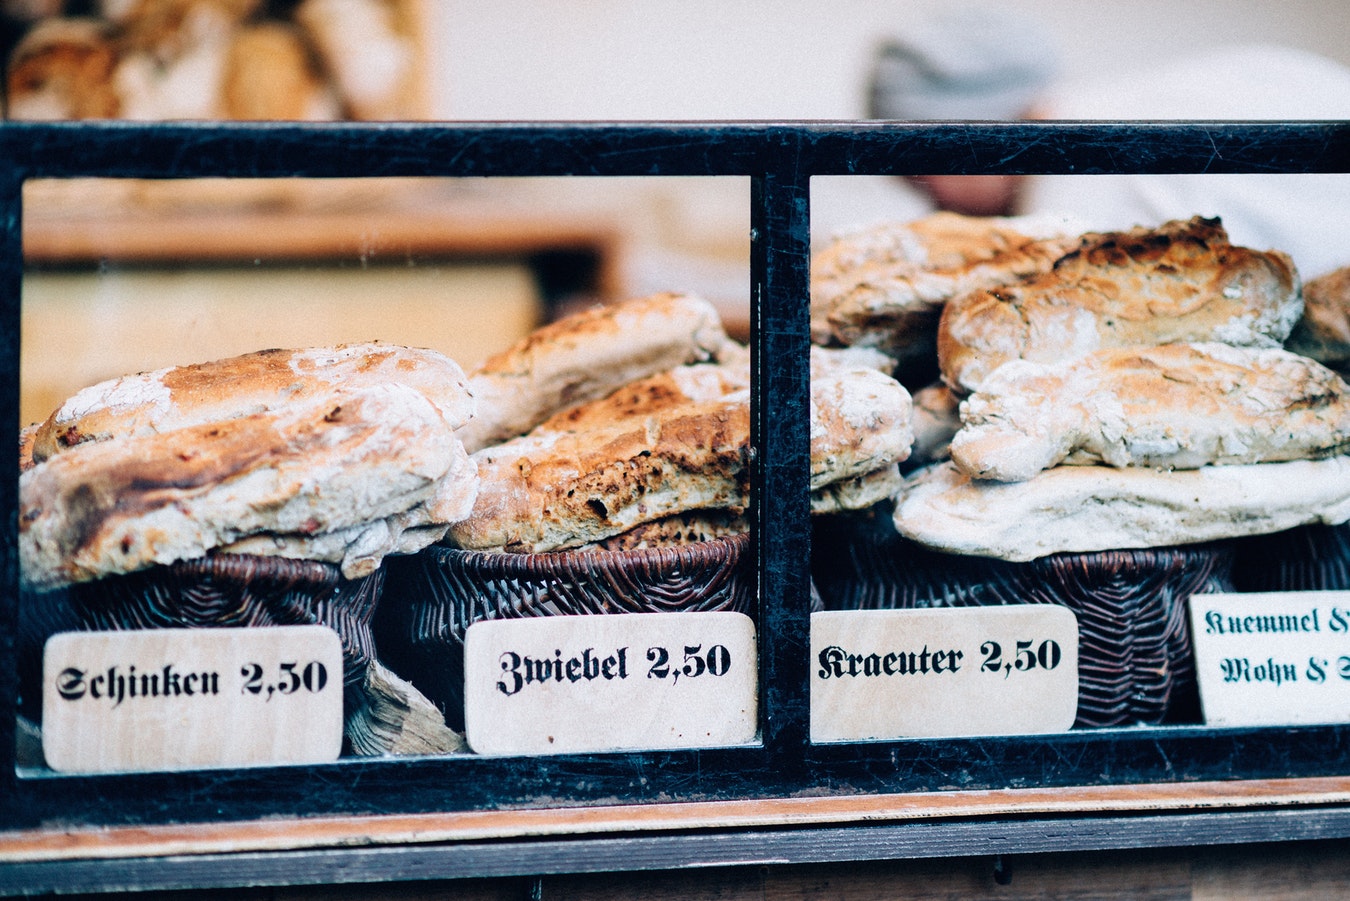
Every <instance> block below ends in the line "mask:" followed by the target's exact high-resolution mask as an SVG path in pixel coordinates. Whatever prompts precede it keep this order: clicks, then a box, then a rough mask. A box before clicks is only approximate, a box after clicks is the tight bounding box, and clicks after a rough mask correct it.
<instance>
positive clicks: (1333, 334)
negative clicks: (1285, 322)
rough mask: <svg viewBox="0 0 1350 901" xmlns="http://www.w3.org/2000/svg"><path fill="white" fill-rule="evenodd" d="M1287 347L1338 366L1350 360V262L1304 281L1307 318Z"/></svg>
mask: <svg viewBox="0 0 1350 901" xmlns="http://www.w3.org/2000/svg"><path fill="white" fill-rule="evenodd" d="M1285 347H1287V348H1288V349H1289V350H1292V351H1293V352H1294V353H1299V354H1303V355H1304V356H1307V357H1312V358H1313V359H1314V360H1318V361H1319V362H1322V363H1325V364H1326V365H1328V366H1332V367H1335V368H1337V369H1340V368H1342V367H1344V366H1345V365H1346V364H1347V363H1350V266H1346V267H1345V268H1343V269H1337V270H1335V271H1333V272H1328V273H1327V274H1326V275H1322V276H1319V277H1317V278H1314V279H1309V280H1308V281H1307V282H1305V283H1304V285H1303V318H1302V319H1300V320H1299V321H1298V324H1297V325H1295V326H1294V330H1293V332H1291V333H1290V335H1289V341H1288V342H1287V343H1286V344H1285Z"/></svg>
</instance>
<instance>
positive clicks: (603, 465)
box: [448, 390, 750, 553]
mask: <svg viewBox="0 0 1350 901" xmlns="http://www.w3.org/2000/svg"><path fill="white" fill-rule="evenodd" d="M642 395H643V392H642V391H641V390H638V391H637V392H635V396H637V397H641V396H642ZM610 409H611V410H613V411H614V412H615V414H616V415H615V416H614V419H613V422H612V423H611V424H610V425H608V426H602V425H600V421H601V419H602V416H601V414H599V413H594V414H590V413H588V414H587V415H586V416H585V417H584V418H585V419H586V421H587V422H588V423H589V427H588V428H586V429H584V430H581V431H576V430H566V429H558V428H554V427H544V426H540V427H539V428H536V429H535V430H534V431H532V432H530V433H529V434H528V435H524V436H521V437H519V438H515V439H512V440H510V441H505V442H502V443H501V444H496V445H493V446H492V447H488V448H485V449H483V450H481V451H479V452H477V453H476V454H474V460H475V462H476V463H477V466H478V473H479V477H480V479H481V488H480V491H479V494H478V499H477V501H476V502H475V504H474V508H473V512H472V513H471V514H470V515H469V516H468V517H467V518H466V519H464V520H462V521H460V522H458V523H456V524H455V525H454V526H453V527H452V528H451V530H450V533H449V536H448V539H449V540H450V541H451V542H453V543H454V544H455V545H456V546H458V547H461V548H467V549H473V550H504V551H508V552H518V553H539V552H544V551H553V550H561V549H564V548H574V547H579V546H581V545H586V544H593V543H595V542H598V541H601V540H603V539H606V538H609V537H611V536H613V535H618V534H620V533H621V532H626V531H628V530H629V529H631V528H633V527H635V526H637V525H640V524H642V523H644V522H650V521H653V520H656V519H660V518H662V517H665V516H668V515H670V514H672V513H679V512H683V511H687V510H699V509H731V510H741V509H744V507H745V504H746V502H747V498H748V496H749V490H750V485H749V471H748V465H747V464H748V457H749V444H750V398H749V392H739V393H738V394H733V395H731V396H729V397H727V398H719V399H716V400H711V401H701V402H699V401H688V402H684V403H674V402H669V401H668V400H667V401H663V402H662V403H661V404H660V407H659V409H657V410H655V411H654V412H652V413H651V414H649V415H648V414H643V413H640V412H639V411H638V409H637V408H636V407H634V406H626V405H625V404H623V403H622V402H620V403H616V404H615V405H613V406H612V407H611V408H610Z"/></svg>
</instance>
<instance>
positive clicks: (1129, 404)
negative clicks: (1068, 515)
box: [951, 343, 1350, 482]
mask: <svg viewBox="0 0 1350 901" xmlns="http://www.w3.org/2000/svg"><path fill="white" fill-rule="evenodd" d="M962 419H963V423H964V424H963V425H962V427H961V429H960V431H958V432H957V434H956V436H955V438H954V439H953V440H952V444H951V456H952V460H953V461H954V462H955V463H956V465H957V466H958V467H959V468H960V469H961V470H962V471H963V472H965V473H967V474H968V475H970V476H972V477H974V478H979V479H997V480H1000V481H1007V482H1014V481H1023V480H1025V479H1029V478H1032V477H1033V476H1034V475H1035V474H1036V473H1038V472H1040V471H1041V470H1043V469H1048V468H1049V467H1051V466H1055V465H1057V464H1060V463H1069V464H1093V463H1106V464H1109V465H1111V466H1152V467H1158V468H1168V469H1196V468H1198V467H1200V466H1204V465H1206V464H1210V463H1218V464H1234V463H1260V462H1271V461H1281V460H1298V459H1307V458H1317V457H1325V456H1329V455H1332V454H1336V453H1341V452H1342V451H1344V450H1345V449H1346V448H1347V447H1348V446H1350V386H1347V385H1346V383H1345V382H1344V381H1342V379H1341V377H1340V376H1338V375H1337V374H1336V373H1334V372H1332V371H1331V370H1330V369H1327V368H1326V367H1325V366H1322V365H1321V364H1320V363H1317V362H1316V361H1314V360H1310V359H1308V358H1307V357H1301V356H1298V355H1296V354H1292V353H1289V352H1288V351H1285V350H1282V349H1279V348H1264V349H1258V348H1249V347H1230V346H1228V345H1225V344H1214V343H1204V344H1170V345H1163V346H1160V347H1132V348H1110V349H1106V350H1099V351H1094V352H1093V353H1090V354H1088V355H1086V356H1083V357H1079V358H1078V359H1075V360H1069V361H1065V362H1062V363H1055V364H1049V365H1041V364H1037V363H1030V362H1027V361H1021V360H1019V361H1015V362H1012V363H1008V364H1006V365H1005V366H1003V367H1001V368H1000V369H998V370H997V371H996V372H995V373H994V374H993V375H991V376H989V378H987V379H985V380H984V382H983V384H982V386H981V388H980V390H979V391H977V392H975V393H974V394H972V395H971V396H970V397H969V398H967V399H966V401H965V402H964V404H963V405H962Z"/></svg>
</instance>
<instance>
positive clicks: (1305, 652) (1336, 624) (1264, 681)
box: [1190, 591, 1350, 726]
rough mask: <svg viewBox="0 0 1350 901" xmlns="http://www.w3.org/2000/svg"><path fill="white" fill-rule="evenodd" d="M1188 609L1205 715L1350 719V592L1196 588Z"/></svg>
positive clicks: (1237, 721) (1286, 721) (1278, 722)
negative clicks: (1249, 591) (1234, 591)
mask: <svg viewBox="0 0 1350 901" xmlns="http://www.w3.org/2000/svg"><path fill="white" fill-rule="evenodd" d="M1190 614H1191V641H1192V645H1193V647H1194V649H1195V671H1196V678H1197V680H1198V681H1199V683H1200V705H1201V708H1202V709H1203V711H1204V714H1205V722H1206V723H1208V724H1209V725H1211V726H1294V725H1303V724H1310V723H1350V592H1346V591H1291V592H1271V593H1252V594H1197V595H1192V596H1191V600H1190Z"/></svg>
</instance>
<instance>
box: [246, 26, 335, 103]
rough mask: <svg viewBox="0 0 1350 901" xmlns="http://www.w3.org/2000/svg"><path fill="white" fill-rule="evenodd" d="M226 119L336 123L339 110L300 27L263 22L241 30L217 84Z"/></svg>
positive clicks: (333, 92)
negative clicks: (221, 77) (306, 120)
mask: <svg viewBox="0 0 1350 901" xmlns="http://www.w3.org/2000/svg"><path fill="white" fill-rule="evenodd" d="M221 101H222V105H223V115H224V117H225V118H226V119H301V120H305V119H308V120H318V121H321V120H325V119H338V118H341V115H342V107H341V105H340V102H339V100H338V97H337V94H336V92H335V91H334V90H333V88H332V87H331V86H330V85H328V84H327V83H326V82H325V81H324V78H323V74H322V72H321V71H320V70H319V69H318V67H317V66H316V65H315V62H314V59H313V57H312V55H311V54H310V53H309V51H308V49H307V47H306V46H305V43H304V40H303V38H302V37H301V35H300V32H299V30H298V29H296V28H295V27H293V26H290V25H287V24H284V23H280V22H264V23H260V24H258V25H250V26H247V27H245V28H241V29H239V30H238V31H237V32H236V33H235V36H234V40H233V41H232V42H231V44H230V48H229V53H228V55H227V56H226V60H225V77H224V82H223V84H222V85H221Z"/></svg>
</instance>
